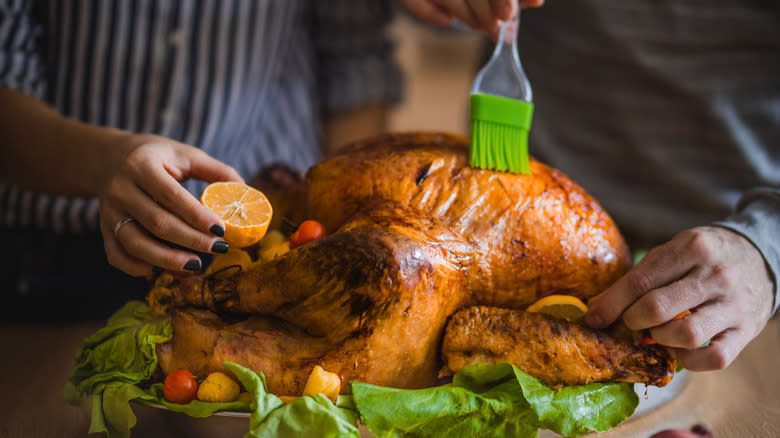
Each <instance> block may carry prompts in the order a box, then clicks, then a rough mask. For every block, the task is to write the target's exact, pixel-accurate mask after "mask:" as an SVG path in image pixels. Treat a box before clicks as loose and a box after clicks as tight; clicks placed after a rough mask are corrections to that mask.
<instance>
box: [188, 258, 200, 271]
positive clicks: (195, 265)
mask: <svg viewBox="0 0 780 438" xmlns="http://www.w3.org/2000/svg"><path fill="white" fill-rule="evenodd" d="M184 269H185V270H187V271H200V260H194V259H193V260H190V261H188V262H187V263H186V264H185V265H184Z"/></svg>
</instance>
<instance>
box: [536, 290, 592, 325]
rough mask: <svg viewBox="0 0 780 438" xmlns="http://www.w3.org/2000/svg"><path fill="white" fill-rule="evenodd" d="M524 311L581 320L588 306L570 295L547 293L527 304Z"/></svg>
mask: <svg viewBox="0 0 780 438" xmlns="http://www.w3.org/2000/svg"><path fill="white" fill-rule="evenodd" d="M525 311H526V312H539V313H544V314H545V315H550V316H552V317H554V318H558V319H565V320H566V321H569V322H582V321H583V319H584V318H585V313H587V312H588V306H586V305H585V303H583V302H582V300H580V299H579V298H577V297H573V296H571V295H548V296H546V297H544V298H542V299H540V300H538V301H537V302H535V303H533V304H531V305H530V306H528V308H527V309H525Z"/></svg>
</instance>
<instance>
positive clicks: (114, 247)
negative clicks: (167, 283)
mask: <svg viewBox="0 0 780 438" xmlns="http://www.w3.org/2000/svg"><path fill="white" fill-rule="evenodd" d="M100 234H102V236H103V249H104V250H105V251H106V259H107V260H108V263H109V264H110V265H111V266H113V267H115V268H117V269H119V270H120V271H122V272H125V273H126V274H129V275H132V276H134V277H141V276H147V275H151V274H152V273H153V272H154V266H152V265H151V264H149V263H147V262H144V261H142V260H139V259H137V258H135V257H131V256H130V255H128V254H127V253H126V252H125V251H124V249H122V247H121V245H120V244H119V242H117V240H116V238H115V237H114V229H113V225H110V224H108V222H107V220H106V219H105V218H104V216H103V214H102V213H101V220H100Z"/></svg>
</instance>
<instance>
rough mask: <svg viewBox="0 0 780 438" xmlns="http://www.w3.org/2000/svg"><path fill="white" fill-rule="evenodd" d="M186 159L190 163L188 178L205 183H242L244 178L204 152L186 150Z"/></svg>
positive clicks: (193, 149)
mask: <svg viewBox="0 0 780 438" xmlns="http://www.w3.org/2000/svg"><path fill="white" fill-rule="evenodd" d="M187 152H188V153H187V159H188V160H189V162H190V172H189V177H190V178H195V179H199V180H201V181H205V182H207V183H212V182H217V181H236V182H244V178H242V177H241V175H239V174H238V172H237V171H236V169H233V168H232V167H230V166H228V165H227V164H225V163H223V162H221V161H219V160H217V159H216V158H214V157H212V156H211V155H209V154H207V153H206V152H204V151H202V150H200V149H196V148H188V149H187Z"/></svg>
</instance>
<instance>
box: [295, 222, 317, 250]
mask: <svg viewBox="0 0 780 438" xmlns="http://www.w3.org/2000/svg"><path fill="white" fill-rule="evenodd" d="M325 234H326V232H325V227H324V226H322V224H321V223H319V222H317V221H313V220H308V221H303V223H302V224H301V225H300V226H299V227H298V231H296V232H294V233H293V235H292V236H290V248H295V247H298V246H301V245H305V244H307V243H309V242H312V241H315V240H317V239H319V238H321V237H324V236H325Z"/></svg>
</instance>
